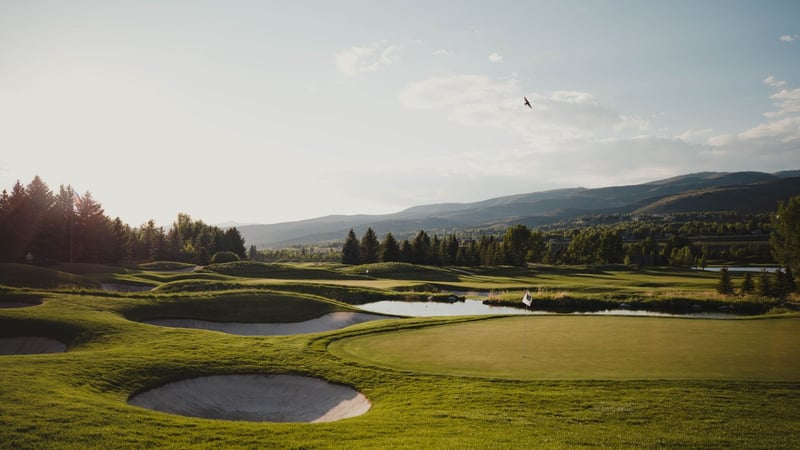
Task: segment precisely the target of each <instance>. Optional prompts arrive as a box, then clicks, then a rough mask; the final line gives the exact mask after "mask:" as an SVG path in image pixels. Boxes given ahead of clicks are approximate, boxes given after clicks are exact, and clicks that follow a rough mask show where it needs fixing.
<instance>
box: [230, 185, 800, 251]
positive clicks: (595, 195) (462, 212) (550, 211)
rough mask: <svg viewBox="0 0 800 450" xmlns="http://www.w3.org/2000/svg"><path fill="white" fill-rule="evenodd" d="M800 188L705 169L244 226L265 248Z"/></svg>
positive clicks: (720, 203) (741, 201)
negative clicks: (349, 235)
mask: <svg viewBox="0 0 800 450" xmlns="http://www.w3.org/2000/svg"><path fill="white" fill-rule="evenodd" d="M798 194H800V170H789V171H783V172H777V173H774V174H768V173H762V172H733V173H728V172H700V173H693V174H687V175H681V176H677V177H672V178H667V179H663V180H657V181H651V182H648V183H643V184H635V185H628V186H611V187H604V188H597V189H585V188H580V187H576V188H569V189H557V190H551V191H542V192H532V193H528V194H517V195H508V196H503V197H497V198H491V199H488V200H482V201H479V202H473V203H439V204H432V205H420V206H413V207H411V208H408V209H405V210H403V211H400V212H397V213H392V214H380V215H365V214H362V215H332V216H325V217H318V218H314V219H307V220H301V221H295V222H283V223H277V224H270V225H243V226H239V227H237V228H238V230H239V232H240V233H241V234H242V237H244V239H245V242H246V245H248V246H249V245H256V246H257V247H258V248H269V247H273V248H274V247H282V246H286V245H292V244H300V243H315V242H324V241H331V240H341V239H344V237H345V236H346V235H347V232H348V231H349V230H350V229H351V228H352V229H354V230H355V231H356V233H357V234H358V235H359V236H360V235H361V234H362V233H363V232H364V230H366V229H367V227H371V228H372V229H373V230H375V232H376V233H378V235H379V236H382V235H384V234H386V233H387V232H392V234H394V235H395V237H397V238H402V237H403V236H404V235H410V234H413V233H416V232H418V231H419V230H425V231H426V232H437V231H438V232H442V233H444V232H446V231H448V230H454V229H459V228H478V227H482V228H492V227H493V228H495V229H497V230H498V231H500V230H502V229H504V228H505V227H507V226H509V225H513V224H516V223H522V224H525V225H526V226H529V227H535V226H538V225H543V224H547V223H552V222H556V221H559V220H563V219H569V218H572V217H576V216H580V215H586V214H601V213H602V214H608V213H614V212H618V213H621V214H628V213H634V214H663V213H675V212H699V211H736V212H739V213H742V214H751V213H759V212H769V211H773V210H775V208H776V205H777V203H778V201H786V200H788V199H789V198H790V197H792V196H794V195H798Z"/></svg>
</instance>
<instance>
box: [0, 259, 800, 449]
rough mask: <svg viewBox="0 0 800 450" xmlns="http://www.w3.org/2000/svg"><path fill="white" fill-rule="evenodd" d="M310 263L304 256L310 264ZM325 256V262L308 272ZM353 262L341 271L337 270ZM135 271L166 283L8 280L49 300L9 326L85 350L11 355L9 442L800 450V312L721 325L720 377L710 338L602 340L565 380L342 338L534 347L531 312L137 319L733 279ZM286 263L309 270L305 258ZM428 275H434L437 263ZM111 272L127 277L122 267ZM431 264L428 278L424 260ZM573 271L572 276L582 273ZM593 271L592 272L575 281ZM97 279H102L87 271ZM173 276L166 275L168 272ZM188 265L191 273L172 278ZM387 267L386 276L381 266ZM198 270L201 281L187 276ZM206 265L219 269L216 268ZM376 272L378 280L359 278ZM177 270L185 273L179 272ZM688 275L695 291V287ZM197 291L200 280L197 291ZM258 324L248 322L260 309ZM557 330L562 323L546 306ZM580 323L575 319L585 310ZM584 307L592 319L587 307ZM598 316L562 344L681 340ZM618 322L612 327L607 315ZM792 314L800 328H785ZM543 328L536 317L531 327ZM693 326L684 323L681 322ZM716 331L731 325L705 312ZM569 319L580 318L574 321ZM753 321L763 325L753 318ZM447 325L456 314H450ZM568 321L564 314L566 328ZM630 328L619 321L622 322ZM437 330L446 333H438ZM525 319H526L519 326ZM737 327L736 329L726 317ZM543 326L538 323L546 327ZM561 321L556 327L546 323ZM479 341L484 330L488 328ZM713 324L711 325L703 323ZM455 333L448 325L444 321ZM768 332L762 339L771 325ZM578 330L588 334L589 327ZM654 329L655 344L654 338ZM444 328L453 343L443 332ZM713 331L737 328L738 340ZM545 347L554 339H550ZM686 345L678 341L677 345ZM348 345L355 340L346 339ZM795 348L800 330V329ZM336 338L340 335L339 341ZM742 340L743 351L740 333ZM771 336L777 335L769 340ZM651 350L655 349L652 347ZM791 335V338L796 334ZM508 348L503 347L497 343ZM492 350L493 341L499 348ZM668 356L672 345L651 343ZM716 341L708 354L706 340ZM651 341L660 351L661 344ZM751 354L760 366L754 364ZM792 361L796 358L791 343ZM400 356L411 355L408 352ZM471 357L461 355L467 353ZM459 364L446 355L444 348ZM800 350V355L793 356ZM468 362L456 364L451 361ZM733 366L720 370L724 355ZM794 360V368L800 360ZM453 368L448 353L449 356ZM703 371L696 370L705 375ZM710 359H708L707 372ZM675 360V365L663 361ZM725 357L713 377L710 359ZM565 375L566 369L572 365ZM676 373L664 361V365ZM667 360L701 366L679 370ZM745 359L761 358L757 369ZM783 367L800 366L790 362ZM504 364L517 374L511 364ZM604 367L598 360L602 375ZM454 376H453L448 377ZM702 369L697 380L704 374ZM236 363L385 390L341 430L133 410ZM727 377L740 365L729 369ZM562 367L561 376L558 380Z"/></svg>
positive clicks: (13, 312)
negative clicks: (239, 332)
mask: <svg viewBox="0 0 800 450" xmlns="http://www.w3.org/2000/svg"><path fill="white" fill-rule="evenodd" d="M298 268H299V267H298ZM305 268H308V267H305ZM340 268H341V267H333V266H332V267H326V268H325V269H326V270H330V271H336V270H339V269H340ZM131 270H132V273H127V274H122V273H120V274H118V275H114V276H119V277H123V276H124V277H136V279H141V278H140V277H145V278H147V279H150V280H158V281H155V282H156V283H160V284H161V286H162V288H161V289H157V290H155V291H153V292H148V293H138V294H106V293H100V292H93V291H90V290H82V291H74V292H70V291H52V290H41V289H27V290H26V289H9V288H3V289H0V297H3V298H16V299H17V300H19V299H23V300H27V299H32V300H40V301H41V304H40V305H38V306H31V307H23V308H10V309H0V335H2V336H25V335H28V336H29V335H43V336H46V337H52V338H57V339H58V340H60V341H62V342H64V343H66V344H67V345H68V351H67V352H66V353H61V354H48V355H20V356H2V357H0V373H3V381H2V382H0V411H2V413H1V414H0V442H2V443H3V444H2V446H3V447H6V446H7V447H9V448H155V447H159V448H161V447H177V448H187V447H192V448H215V449H216V448H503V449H506V448H579V447H611V448H664V447H672V448H795V447H796V437H797V424H798V423H800V381H798V379H797V378H796V377H794V378H792V377H786V378H782V377H776V376H771V375H769V373H767V374H766V375H765V374H764V373H759V372H758V370H765V369H759V367H762V366H764V367H767V366H766V365H765V364H764V359H763V358H765V357H766V356H768V355H769V354H770V352H776V351H789V352H792V351H795V350H791V349H788V350H787V349H784V340H783V338H781V339H780V340H778V339H774V340H772V341H770V340H769V339H766V338H764V334H763V333H764V330H763V329H762V327H764V326H766V325H761V323H762V322H763V323H764V324H772V323H787V324H794V327H793V328H797V323H796V321H797V320H798V319H780V320H775V319H772V320H742V321H739V320H737V321H736V322H735V323H737V324H739V323H741V328H736V330H735V331H734V332H725V330H721V331H720V330H717V333H716V334H715V336H716V337H714V336H710V338H711V339H712V340H711V341H708V342H707V343H706V344H704V342H706V341H705V337H704V336H705V335H703V336H700V338H702V339H700V338H698V339H700V340H702V341H703V342H700V343H698V344H697V345H698V347H702V346H703V345H712V344H713V345H715V346H719V345H723V346H725V347H726V348H728V349H729V352H732V353H731V357H733V356H736V357H737V358H740V359H738V360H736V365H741V366H744V367H745V368H748V369H747V370H749V371H750V372H749V373H739V374H738V375H737V374H736V373H735V372H733V369H726V370H727V372H724V373H722V374H721V372H720V370H719V368H716V369H715V368H713V367H711V366H710V364H709V363H708V362H705V361H703V360H702V359H700V358H699V356H700V355H701V354H702V353H698V352H700V351H701V350H702V349H701V350H697V349H695V348H692V349H688V350H687V352H686V353H685V357H684V358H683V359H681V358H680V357H679V356H675V355H673V358H677V362H676V363H675V365H676V366H678V367H677V368H672V369H670V368H669V367H668V364H667V361H669V358H668V357H667V355H665V356H663V357H662V358H661V360H660V361H661V362H660V363H659V365H660V366H661V369H658V367H650V372H649V373H647V372H646V371H645V369H646V368H647V367H644V368H640V369H638V370H641V371H644V372H643V373H640V374H639V375H637V376H635V377H634V376H631V375H624V376H614V374H615V373H616V374H617V375H619V374H620V372H626V371H627V370H623V369H620V368H616V369H615V372H611V374H609V370H610V369H612V368H614V366H613V360H614V359H613V358H611V356H613V355H615V354H616V355H620V354H619V353H612V350H613V348H610V347H608V346H606V347H603V346H600V345H597V346H596V347H595V348H594V349H595V351H594V352H589V351H584V352H583V353H582V355H580V356H581V357H582V358H584V361H585V367H587V369H586V373H585V374H584V375H581V376H563V377H562V378H549V379H544V378H542V377H533V376H530V375H529V373H530V370H531V369H532V368H531V367H527V366H523V367H519V368H514V367H511V368H505V369H504V368H503V367H501V366H500V365H498V366H495V369H491V368H489V369H487V368H486V367H483V368H482V369H480V368H479V369H480V370H483V371H484V373H477V374H476V373H473V374H470V373H466V372H462V371H461V370H462V369H460V368H458V367H454V368H450V369H447V370H441V368H439V369H437V370H433V369H425V370H423V369H420V368H410V367H401V366H398V368H392V367H388V366H386V365H384V364H383V363H380V362H376V361H373V360H371V359H369V358H362V357H354V356H348V355H341V354H338V353H332V352H331V351H330V350H329V348H328V347H329V345H334V346H335V345H338V344H335V342H339V339H340V338H350V337H357V336H362V337H363V338H364V339H367V338H368V337H370V336H373V333H374V332H380V333H388V334H374V336H391V335H393V334H395V333H397V334H399V335H403V334H405V333H409V334H412V333H414V332H416V331H410V330H411V329H415V330H418V331H419V332H429V330H434V331H436V330H441V329H448V328H449V329H450V330H451V331H452V330H453V329H452V328H450V327H456V328H458V327H467V328H465V329H464V330H466V331H464V330H461V331H459V330H455V331H452V332H453V333H455V334H460V335H461V339H463V340H461V344H463V345H462V347H464V348H469V347H470V345H473V344H469V339H471V338H470V333H469V326H473V325H474V326H482V325H486V324H491V323H496V324H500V325H502V326H493V327H491V328H490V329H489V331H485V334H484V335H483V336H484V338H485V339H484V341H485V342H478V343H475V344H474V347H475V348H476V350H478V349H481V348H483V350H486V351H489V352H490V353H493V352H494V353H498V354H502V353H503V352H504V351H506V350H503V349H508V348H511V347H514V346H517V348H518V349H519V345H521V344H522V343H527V344H530V345H531V346H530V347H524V348H523V350H525V349H527V350H530V351H532V350H533V349H534V347H533V346H534V345H535V341H534V340H533V339H522V338H520V336H519V334H523V336H524V333H525V331H526V328H525V322H524V321H519V319H510V318H509V319H505V318H504V319H492V320H484V319H481V320H475V319H474V318H426V319H388V320H384V321H378V322H369V323H364V324H360V325H356V326H354V327H349V328H346V329H343V330H338V331H331V332H326V333H319V334H314V335H304V336H303V335H301V336H268V337H253V336H235V335H228V334H224V333H219V332H213V331H204V330H193V329H177V328H168V327H157V326H151V325H145V324H142V323H138V322H137V320H144V319H147V318H157V317H165V316H169V317H180V316H187V317H192V318H197V319H205V320H231V321H260V320H270V321H282V322H291V321H296V320H303V318H305V317H308V316H310V315H314V314H318V313H319V314H322V313H324V312H325V311H329V310H341V309H346V308H348V305H346V304H344V303H339V302H337V301H342V302H345V303H359V302H363V301H372V300H382V299H387V298H393V297H392V296H393V295H397V296H399V297H405V296H409V297H410V296H414V295H422V294H421V293H419V294H418V293H415V292H400V291H397V290H394V289H386V287H392V288H394V287H402V288H408V289H414V288H415V287H419V286H421V287H422V289H426V288H427V287H428V286H433V287H435V288H437V289H443V290H447V289H452V290H469V289H479V290H484V291H490V290H496V291H501V290H508V291H509V292H512V291H513V290H515V289H521V290H519V291H518V293H516V296H521V292H522V290H524V288H525V287H531V288H534V287H535V286H536V284H535V283H536V282H537V281H538V282H540V283H541V285H542V286H545V287H547V286H550V287H549V288H548V289H550V288H552V289H553V290H556V289H558V292H560V291H561V290H562V288H563V289H564V290H566V289H567V288H569V287H570V286H575V287H576V288H575V289H574V290H573V291H574V292H586V294H585V295H600V296H602V295H606V294H605V293H604V292H593V291H592V289H593V288H592V286H591V285H592V283H600V284H602V283H610V284H612V285H614V284H615V285H617V286H618V287H619V292H624V293H626V294H627V293H628V292H630V291H628V288H627V287H626V283H628V282H634V283H635V282H639V283H643V284H647V283H653V284H658V286H655V287H651V286H644V285H640V286H638V287H635V288H632V289H631V291H633V292H648V291H650V290H652V291H658V292H664V293H665V295H669V294H668V292H675V291H685V292H691V293H692V295H696V296H697V297H698V298H700V297H701V296H703V295H705V294H706V293H707V292H709V291H713V288H714V284H715V280H716V277H714V276H708V275H707V274H699V275H698V274H694V273H690V272H687V271H677V270H675V271H673V270H663V271H661V270H653V271H648V272H645V273H634V272H636V271H634V270H611V269H607V268H564V269H563V270H562V269H549V268H532V269H517V268H498V269H496V270H494V271H493V270H492V269H489V268H486V269H485V270H484V269H478V270H474V271H472V269H471V268H470V269H464V272H465V273H459V272H457V271H454V272H456V273H458V279H457V281H446V282H444V281H442V280H430V279H425V278H424V277H420V279H415V278H416V276H415V277H411V279H408V280H396V279H390V278H378V277H371V276H370V277H361V276H360V275H358V276H355V275H353V274H345V275H348V276H351V275H352V276H353V278H354V279H352V280H349V279H347V277H339V278H338V279H334V280H329V279H313V280H302V281H298V280H292V279H291V278H285V279H283V280H277V279H267V278H265V279H261V278H259V277H245V276H239V275H230V274H221V273H215V272H197V273H193V272H189V273H187V274H183V273H180V274H167V273H162V274H159V273H157V272H156V271H154V270H142V269H141V268H139V269H136V270H133V269H131ZM286 270H292V269H291V267H288V268H286ZM423 272H424V271H423ZM112 273H116V272H113V271H112ZM420 273H422V272H420ZM571 273H572V274H571ZM574 274H583V275H574ZM87 275H88V276H93V275H92V274H87ZM161 275H164V276H166V277H167V278H160V276H161ZM173 275H176V276H180V277H181V278H177V279H170V278H169V277H172V276H173ZM376 275H377V274H376ZM184 277H185V278H184ZM204 277H207V278H204ZM357 277H360V278H361V279H356V278H357ZM167 279H169V280H170V281H168V282H167V281H163V280H167ZM682 286H689V288H684V287H682ZM186 289H194V290H195V291H194V292H186ZM248 319H249V320H248ZM531 319H537V320H542V321H545V322H541V323H542V324H545V323H547V322H546V321H547V320H549V319H558V318H557V317H541V318H531ZM567 319H570V318H569V317H568V318H567ZM571 319H578V318H571ZM595 319H597V320H598V321H597V322H596V325H593V326H590V327H586V326H583V325H581V324H582V323H586V324H588V323H589V322H578V323H577V324H573V325H570V326H566V325H564V326H562V327H561V328H562V334H563V336H564V337H562V339H567V337H568V336H570V335H572V334H577V335H578V336H580V335H584V336H589V330H590V329H593V330H595V331H598V330H602V329H604V327H605V328H606V329H607V331H606V332H604V333H601V334H602V336H603V337H602V338H598V340H600V341H602V339H606V340H608V339H611V338H612V337H613V336H615V335H617V334H620V335H622V336H627V338H628V339H627V340H629V341H631V344H630V345H635V343H636V342H640V344H641V343H645V342H652V341H648V340H647V339H654V335H652V334H648V333H651V329H652V332H653V333H654V332H655V330H659V329H662V328H663V327H667V328H666V331H664V330H662V331H661V332H660V334H657V335H655V336H661V343H660V345H667V346H669V345H670V343H671V342H673V340H675V339H678V341H680V339H683V338H680V337H677V338H676V337H675V335H676V334H680V333H688V331H691V330H688V331H687V329H685V328H682V327H678V328H674V325H671V322H670V321H674V320H676V319H659V318H627V320H629V322H619V323H617V322H615V321H616V320H619V319H625V318H607V317H598V318H595ZM605 320H610V322H604V321H605ZM782 321H787V322H782ZM530 323H532V322H528V324H530ZM676 323H679V322H676ZM697 323H698V324H709V326H710V327H712V329H713V328H714V327H717V326H718V324H727V323H728V322H727V321H725V322H720V321H707V320H702V321H698V322H697ZM565 324H566V322H565ZM753 324H755V325H754V328H751V327H750V326H751V325H753ZM439 325H441V326H439ZM557 325H558V324H557V323H555V322H554V323H553V324H551V325H548V326H549V327H551V328H553V330H551V333H549V334H550V335H551V337H552V338H556V337H557V335H558V334H557V333H556V331H557V330H556V328H558V327H557ZM611 325H614V326H611ZM431 326H433V327H431ZM520 326H522V329H521V330H520V329H519V327H520ZM720 326H723V327H724V326H726V325H720ZM531 330H533V327H530V326H529V327H528V328H527V331H528V332H531ZM546 330H547V327H544V329H543V330H542V331H546ZM472 332H473V334H475V336H474V337H473V338H472V339H474V338H475V337H478V336H480V334H478V333H477V331H476V330H472ZM696 332H697V333H700V331H696ZM445 334H449V333H445ZM759 336H760V337H759ZM576 338H577V336H576ZM645 338H647V339H645ZM439 339H444V340H446V339H448V338H447V337H441V336H440V337H439ZM714 339H721V340H723V341H722V344H720V343H719V342H718V341H714ZM742 339H744V340H747V341H749V340H752V341H753V342H755V343H758V342H760V344H758V345H761V346H762V347H758V348H764V347H763V345H768V344H769V343H770V342H771V343H772V344H773V345H772V346H770V347H769V348H768V349H767V350H766V351H764V352H761V353H764V355H760V354H759V355H754V354H753V352H750V351H749V350H746V349H745V350H743V351H742V354H741V355H738V356H737V354H738V353H739V350H740V349H742V345H741V344H740V343H741V340H742ZM538 340H539V341H541V340H542V339H538ZM678 341H676V342H678ZM341 342H342V343H343V342H347V341H341ZM794 342H797V340H796V339H795V340H794ZM331 343H334V344H331ZM734 343H736V344H737V345H733V344H734ZM765 343H766V344H765ZM642 345H643V344H642ZM436 346H437V345H436V341H424V342H423V343H422V344H420V345H419V346H417V345H412V344H410V343H408V344H406V345H405V346H400V347H397V346H395V347H394V348H392V349H391V350H390V351H387V354H394V355H403V354H406V355H409V354H414V353H415V352H417V353H420V354H421V353H422V352H424V351H425V350H426V348H427V347H431V351H432V350H434V349H435V348H436ZM789 346H791V344H789ZM489 349H491V350H489ZM483 350H481V351H483ZM567 350H569V349H568V348H567V345H566V342H563V343H562V346H561V347H556V346H555V344H551V347H550V349H549V350H548V348H547V347H545V346H540V347H539V348H538V349H537V351H538V352H539V353H538V354H537V357H538V358H541V359H547V358H550V360H552V361H558V360H559V359H561V358H562V357H563V356H565V355H566V354H565V353H564V352H565V351H567ZM651 350H652V351H653V353H657V350H658V347H654V348H652V349H651ZM703 351H704V350H703ZM640 352H642V353H644V352H645V350H641V349H640ZM746 355H750V356H751V357H752V358H754V359H752V360H746V361H743V360H741V358H744V357H745V356H746ZM790 356H791V355H790ZM395 357H396V358H397V357H398V356H395ZM453 358H455V356H453ZM440 359H447V358H440ZM794 361H797V358H794ZM450 363H453V361H450ZM723 363H724V361H723V362H721V363H720V364H722V365H724V364H723ZM792 364H794V363H792ZM440 366H441V364H440ZM691 367H695V369H694V372H691V371H690V369H691ZM704 367H705V369H704ZM656 369H658V370H656ZM706 369H708V372H706V373H704V372H703V370H706ZM561 370H562V371H563V370H566V369H565V368H564V367H562V368H561ZM659 370H665V372H662V373H659ZM668 370H677V371H681V370H683V371H685V372H686V373H684V374H683V375H682V376H681V375H680V374H675V373H670V372H668ZM742 370H744V369H742ZM781 370H793V369H786V368H783V369H781ZM503 371H505V372H503ZM593 371H594V372H593ZM433 372H437V373H433ZM690 372H691V373H694V374H695V376H688V375H687V373H690ZM226 373H296V374H303V375H309V376H316V377H321V378H325V379H328V380H330V381H333V382H337V383H342V384H345V385H349V386H352V387H354V388H355V389H357V390H359V391H361V392H363V393H364V394H365V395H366V396H367V397H368V398H369V399H370V401H371V402H372V404H373V405H372V408H371V410H370V411H369V412H368V413H367V414H365V415H363V416H359V417H355V418H351V419H347V420H343V421H339V422H332V423H328V424H274V423H244V422H235V421H216V420H206V419H196V418H188V417H181V416H174V415H169V414H164V413H159V412H154V411H149V410H145V409H142V408H136V407H131V406H129V405H128V404H127V399H128V398H129V397H130V396H131V395H133V394H135V393H138V392H141V391H143V390H146V389H149V388H152V387H155V386H158V385H161V384H164V383H166V382H169V381H174V380H179V379H184V378H190V377H195V376H201V375H211V374H215V375H216V374H226ZM726 373H727V375H725V374H726ZM553 376H555V375H553Z"/></svg>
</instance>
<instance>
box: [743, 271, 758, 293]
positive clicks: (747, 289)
mask: <svg viewBox="0 0 800 450" xmlns="http://www.w3.org/2000/svg"><path fill="white" fill-rule="evenodd" d="M755 289H756V286H755V284H754V283H753V276H752V275H750V272H745V273H744V279H742V294H752V293H753V291H755Z"/></svg>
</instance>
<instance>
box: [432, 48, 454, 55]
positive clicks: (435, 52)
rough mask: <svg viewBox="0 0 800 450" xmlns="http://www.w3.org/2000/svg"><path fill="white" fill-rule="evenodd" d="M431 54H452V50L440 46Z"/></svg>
mask: <svg viewBox="0 0 800 450" xmlns="http://www.w3.org/2000/svg"><path fill="white" fill-rule="evenodd" d="M433 56H453V52H452V51H450V50H445V49H443V48H440V49H438V50H435V51H434V52H433Z"/></svg>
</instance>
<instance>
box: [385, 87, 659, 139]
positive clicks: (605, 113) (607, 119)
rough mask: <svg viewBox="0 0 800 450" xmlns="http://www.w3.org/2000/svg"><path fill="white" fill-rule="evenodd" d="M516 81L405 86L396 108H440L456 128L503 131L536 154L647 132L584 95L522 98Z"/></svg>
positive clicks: (559, 93)
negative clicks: (570, 144)
mask: <svg viewBox="0 0 800 450" xmlns="http://www.w3.org/2000/svg"><path fill="white" fill-rule="evenodd" d="M524 95H526V96H527V97H528V99H530V100H531V102H533V105H534V106H533V109H532V110H529V109H528V108H525V107H524V106H523V101H522V97H523V93H522V92H521V90H520V88H519V83H518V81H517V78H516V77H510V78H505V79H494V78H490V77H488V76H485V75H453V76H448V77H438V78H430V79H427V80H423V81H419V82H415V83H412V84H410V85H408V86H407V87H406V88H405V89H403V90H402V91H401V92H400V94H399V95H398V100H399V102H400V104H401V105H403V106H406V107H408V108H414V109H442V110H444V111H445V112H446V114H447V117H448V119H449V120H450V121H451V122H453V123H455V124H458V125H462V126H468V127H484V128H494V129H499V130H504V131H507V132H509V133H510V134H511V135H512V136H516V137H518V138H521V139H522V140H523V141H524V142H526V143H527V144H528V145H529V146H531V147H533V148H535V149H536V151H537V152H540V153H550V152H554V151H560V150H563V149H564V148H565V145H566V143H568V142H570V141H574V140H583V139H593V138H605V137H609V136H622V135H627V134H628V133H630V132H631V131H633V132H640V131H642V130H646V129H648V125H649V124H648V123H647V121H646V120H644V119H642V118H639V117H637V116H634V115H623V114H620V113H618V112H616V111H614V110H613V109H611V108H608V107H606V106H604V105H602V104H601V103H600V102H599V101H598V99H597V98H596V97H595V96H594V95H592V94H591V93H588V92H582V91H568V90H562V91H554V92H532V93H526V94H524Z"/></svg>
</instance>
